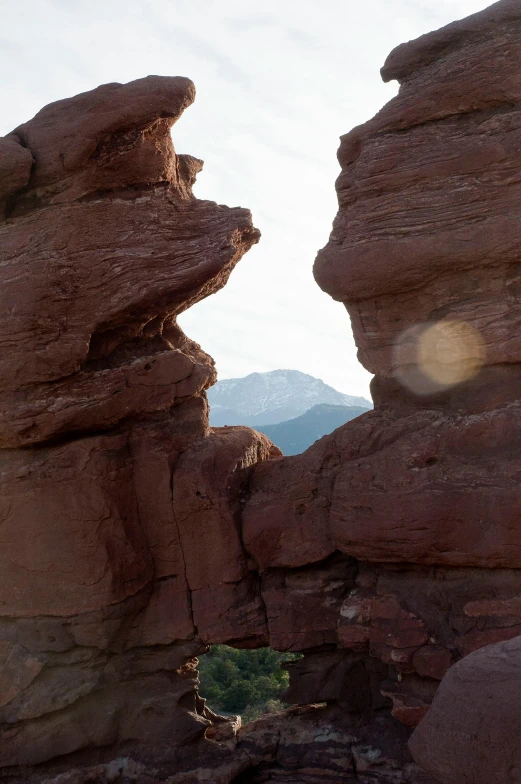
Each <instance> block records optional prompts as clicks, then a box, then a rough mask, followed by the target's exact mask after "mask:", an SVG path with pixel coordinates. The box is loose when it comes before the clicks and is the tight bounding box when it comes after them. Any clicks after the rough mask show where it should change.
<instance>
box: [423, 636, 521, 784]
mask: <svg viewBox="0 0 521 784" xmlns="http://www.w3.org/2000/svg"><path fill="white" fill-rule="evenodd" d="M520 699H521V638H520V637H516V638H515V639H513V640H510V641H509V642H502V643H499V644H497V645H487V646H485V647H484V648H481V649H480V650H479V651H475V652H474V653H471V654H470V655H469V656H467V657H466V658H465V659H463V660H462V661H461V662H459V663H458V664H456V665H455V666H454V667H452V668H451V669H450V670H449V672H448V673H447V675H446V676H445V678H444V679H443V681H442V684H441V686H440V688H439V690H438V693H437V695H436V697H435V699H434V702H433V704H432V708H431V709H430V711H429V712H428V714H427V716H426V717H425V719H424V720H423V721H422V722H421V724H420V726H419V727H418V728H417V730H416V731H415V733H414V735H413V736H412V738H411V741H410V746H411V750H412V752H413V754H414V757H415V759H416V760H417V762H418V763H419V764H420V765H422V767H423V768H425V770H427V771H428V772H429V773H430V774H431V775H432V776H433V777H434V779H435V781H439V782H440V784H467V782H469V783H470V782H473V783H474V784H504V782H507V781H509V782H512V784H516V782H519V781H521V747H520V745H519V734H520V731H521V726H520V716H519V701H520Z"/></svg>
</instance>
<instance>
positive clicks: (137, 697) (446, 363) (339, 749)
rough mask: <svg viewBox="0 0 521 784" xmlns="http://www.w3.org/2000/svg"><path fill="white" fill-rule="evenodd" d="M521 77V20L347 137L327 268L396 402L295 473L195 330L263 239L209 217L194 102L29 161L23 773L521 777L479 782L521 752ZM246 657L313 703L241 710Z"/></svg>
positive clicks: (9, 533)
mask: <svg viewBox="0 0 521 784" xmlns="http://www.w3.org/2000/svg"><path fill="white" fill-rule="evenodd" d="M520 57H521V8H520V7H519V5H518V3H517V2H516V3H514V2H510V1H509V0H503V1H502V2H500V3H497V4H496V5H495V6H493V7H492V8H491V9H489V10H488V11H485V12H483V13H481V14H477V15H475V16H474V17H471V18H470V19H468V20H465V21H464V22H462V23H458V24H456V25H453V26H449V27H448V28H445V29H444V30H442V31H440V32H438V33H433V34H430V35H428V36H426V37H424V38H422V39H420V40H419V41H416V42H412V43H410V44H407V45H405V46H404V47H399V48H398V49H397V50H396V51H395V52H393V53H392V54H391V56H390V58H389V60H388V62H387V64H386V66H385V67H384V72H383V73H384V77H385V78H397V79H399V81H400V82H401V89H400V93H399V95H398V96H397V97H396V98H395V99H393V100H392V101H391V102H390V103H389V104H388V105H387V106H386V107H384V109H383V110H382V111H381V112H380V113H379V114H378V115H377V117H376V118H374V119H373V120H371V121H370V122H369V123H367V124H366V125H364V126H361V127H360V128H357V129H355V130H354V131H352V132H351V133H350V134H348V135H347V136H346V137H344V138H343V139H342V146H341V148H340V156H339V157H340V162H341V165H342V173H341V175H340V177H339V180H338V183H337V189H338V193H339V202H340V208H339V213H338V216H337V219H336V221H335V225H334V229H333V233H332V235H331V239H330V241H329V243H328V245H327V246H326V248H325V249H324V250H323V251H322V252H321V254H319V257H318V259H317V263H316V268H315V274H316V277H317V280H318V282H319V283H320V285H321V286H322V287H323V288H324V289H325V290H327V291H328V292H329V293H330V294H331V295H332V296H333V297H335V298H336V299H339V300H341V301H343V302H345V304H346V306H347V308H348V310H349V313H350V315H351V318H352V321H353V325H354V330H355V337H356V340H357V343H358V347H359V352H360V358H361V361H362V362H363V363H364V364H365V366H366V367H367V368H368V369H370V370H372V371H373V372H374V373H375V381H374V384H373V392H374V397H375V404H376V405H375V410H374V412H371V413H368V414H366V415H364V416H363V417H360V418H359V419H358V420H355V421H353V422H350V423H349V424H347V425H346V426H344V427H343V428H341V429H339V430H338V431H336V432H335V433H333V434H332V435H331V436H327V437H325V438H324V439H322V440H321V441H319V442H317V443H316V444H315V445H314V446H313V447H311V449H309V450H308V451H307V452H306V453H305V454H303V455H301V456H297V457H293V458H281V457H280V453H279V452H278V450H277V449H276V447H274V446H273V445H272V444H270V442H269V441H268V440H267V439H266V438H265V437H264V436H262V435H260V434H258V433H256V432H255V431H252V430H250V429H248V428H243V427H234V428H221V429H210V428H209V426H208V416H207V403H206V398H205V394H204V390H205V389H206V388H207V387H208V386H209V385H211V384H212V383H213V381H214V380H215V372H214V367H213V362H212V360H211V358H210V357H208V356H207V355H206V354H205V353H204V352H203V351H202V349H201V348H200V347H199V346H197V345H196V344H194V343H193V342H192V341H190V340H189V339H188V338H187V337H186V336H185V335H183V333H182V331H181V330H180V329H179V327H178V326H177V324H176V316H177V315H178V314H179V313H180V312H182V311H183V310H184V309H186V308H187V307H189V306H190V305H191V304H193V303H194V302H196V301H198V300H199V299H201V298H202V297H205V296H207V295H208V294H211V293H212V292H214V291H216V290H217V289H219V288H220V287H221V286H222V285H224V283H225V282H226V280H227V277H228V275H229V274H230V272H231V270H232V268H233V266H234V265H235V263H236V262H237V261H238V260H239V258H240V257H241V255H242V254H243V253H244V252H245V251H246V250H248V248H249V247H250V246H251V245H252V244H253V243H254V242H256V241H257V239H258V232H257V231H256V230H255V229H253V228H252V225H251V222H250V216H249V213H248V212H247V211H246V210H242V209H235V210H230V209H228V208H225V207H220V206H218V205H216V204H214V203H212V202H201V201H198V200H197V199H195V198H194V196H193V195H192V193H191V185H192V184H193V181H194V178H195V174H196V173H197V171H198V170H199V169H200V166H201V163H200V161H197V160H196V159H194V158H190V157H189V156H179V155H177V154H176V153H175V151H174V149H173V146H172V143H171V139H170V135H169V129H170V126H171V125H172V123H173V122H175V120H176V119H177V118H178V117H179V116H180V114H181V112H182V111H183V109H184V108H185V107H186V106H187V105H188V104H189V103H190V102H191V100H192V99H193V86H192V84H191V83H190V82H189V81H188V80H186V79H180V78H175V79H172V78H165V77H148V78H147V79H143V80H139V81H137V82H133V83H131V84H128V85H118V84H114V85H105V86H103V87H100V88H98V89H97V90H94V91H92V92H90V93H85V94H83V95H80V96H77V97H75V98H72V99H68V100H65V101H61V102H58V103H56V104H53V105H51V106H49V107H46V108H45V109H43V110H42V111H41V112H40V113H39V114H38V115H37V116H36V117H35V118H34V119H33V120H31V121H30V122H28V123H26V124H25V125H22V126H20V127H19V128H17V129H16V130H15V131H13V133H12V134H10V135H9V136H7V137H5V138H4V139H1V140H0V177H1V179H0V198H1V202H0V208H1V212H2V216H3V218H2V221H1V223H0V240H1V253H2V264H1V266H0V284H1V285H0V291H1V292H2V293H1V296H2V298H3V299H2V304H1V307H0V341H1V351H2V361H3V370H4V372H3V374H2V378H1V379H0V409H1V412H2V413H1V416H2V421H1V427H0V446H1V447H2V450H1V452H0V471H1V475H2V497H1V499H0V504H1V511H0V532H1V542H2V546H1V551H0V666H1V670H0V778H2V779H5V780H7V781H10V782H12V784H18V782H32V784H43V782H46V784H83V783H84V782H88V781H90V782H107V783H108V782H115V781H121V782H131V781H133V782H137V783H138V784H139V783H142V784H145V783H147V784H152V782H154V783H155V782H161V781H163V782H169V784H192V783H193V784H195V782H208V783H210V782H212V783H213V784H232V782H235V783H236V784H240V783H241V782H242V784H245V783H246V782H268V781H279V782H294V783H295V784H298V783H300V782H307V784H314V783H316V782H321V784H327V783H328V782H330V783H331V784H333V782H335V783H336V782H340V781H344V782H346V783H347V784H354V782H365V784H376V782H378V783H379V784H433V782H434V781H439V782H443V783H444V784H456V782H458V784H459V782H463V781H464V780H465V779H464V777H463V776H464V775H467V773H465V774H464V773H463V772H464V771H472V773H471V774H470V773H469V774H468V776H470V778H469V780H472V781H477V782H481V781H483V782H484V781H485V780H487V781H493V780H497V781H498V782H499V781H500V780H502V781H503V780H504V781H506V779H504V778H503V779H498V778H497V777H496V779H493V778H492V777H491V778H488V779H486V774H485V772H486V771H488V770H489V768H487V767H486V766H485V765H483V766H482V767H481V766H480V765H479V764H478V763H477V762H476V760H474V761H473V765H474V767H472V766H470V767H469V758H470V757H471V756H472V754H473V749H474V746H475V745H476V742H477V743H478V744H479V743H480V742H481V739H483V742H484V743H486V744H487V747H488V749H489V750H490V751H491V758H492V759H493V758H494V746H496V747H498V746H499V745H501V743H503V742H505V743H514V740H513V739H515V738H517V734H518V725H517V723H515V721H514V720H512V722H511V724H509V726H508V732H506V734H505V733H504V734H501V732H499V731H496V730H488V729H486V727H487V726H488V724H487V722H488V723H490V721H491V720H494V721H500V720H501V721H503V723H505V722H506V723H507V724H508V723H509V722H510V716H511V715H513V713H515V698H516V694H517V692H516V689H517V690H519V684H518V683H517V681H516V678H517V672H516V671H515V670H516V667H517V666H518V658H519V654H518V648H519V645H518V642H519V641H518V640H514V641H513V642H512V643H509V644H507V643H505V641H508V640H511V639H512V638H515V637H518V636H521V526H520V523H519V520H520V517H521V490H520V487H521V481H520V480H521V465H520V459H519V456H520V454H521V425H520V420H521V418H520V416H519V405H520V404H519V400H520V399H521V395H520V394H519V392H520V384H521V370H520V367H521V364H520V360H521V356H520V350H521V349H520V345H521V344H520V343H519V338H518V334H517V333H518V332H519V330H518V329H517V324H518V321H519V319H520V318H521V306H520V304H521V299H520V292H521V278H520V272H519V270H520V269H521V268H520V259H521V235H520V233H519V225H518V224H519V220H518V217H517V211H518V203H519V200H520V198H521V192H520V190H519V181H520V172H521V159H520V158H519V149H520V147H521V109H520V108H519V106H521V67H520V66H519V62H520V61H521V60H520ZM212 643H228V644H232V645H236V646H242V647H258V646H262V645H268V644H269V645H271V646H273V647H274V648H277V649H278V650H281V651H303V652H304V654H305V655H304V657H303V658H302V659H301V660H299V661H297V662H295V663H290V664H288V665H287V666H288V669H289V671H290V687H289V689H288V690H287V692H286V694H285V699H286V700H287V702H289V703H292V704H293V705H294V706H296V707H293V708H291V709H289V710H288V711H286V712H284V713H282V714H279V715H277V716H272V717H266V718H263V719H261V720H259V721H257V722H254V723H252V724H249V725H247V726H246V727H244V728H240V727H239V724H240V723H239V722H238V721H237V720H236V719H235V718H233V717H232V718H230V717H228V718H223V717H219V716H215V715H214V714H213V713H212V712H211V710H209V708H208V707H207V706H206V705H205V702H204V700H203V699H202V698H201V697H200V696H199V695H198V692H197V672H196V664H197V659H196V657H197V656H198V655H200V654H202V653H204V651H205V650H206V646H207V645H209V644H212ZM497 643H500V645H499V647H498V646H497V645H495V644H497ZM489 645H491V647H485V648H484V646H489ZM480 649H482V650H480ZM473 652H475V653H473ZM467 654H471V655H470V656H468V658H463V657H466V656H467ZM460 659H462V661H461V663H460V664H456V667H455V668H454V669H451V667H452V665H453V664H455V663H456V662H458V660H460ZM496 660H497V661H498V662H499V663H500V665H501V666H500V667H499V669H498V672H499V673H502V672H503V671H504V673H505V679H504V680H502V676H501V675H499V676H498V678H496V680H491V681H490V682H489V683H488V691H487V692H485V691H482V690H481V685H480V684H481V683H482V682H483V681H484V680H486V676H485V675H484V674H483V673H485V672H486V670H487V667H489V668H492V669H493V667H494V663H495V662H496ZM447 672H448V675H446V673H447ZM468 672H470V675H465V673H468ZM465 679H466V680H465ZM440 681H442V684H443V685H442V687H441V689H440V691H439V693H438V696H437V697H435V695H436V692H437V689H438V686H439V684H440ZM467 683H469V684H471V686H470V687H469V692H468V695H467V699H465V700H461V699H460V697H459V695H460V694H461V689H462V688H463V687H465V684H467ZM510 683H512V684H513V687H512V689H511V690H510V688H509V686H508V684H510ZM514 686H515V688H514ZM507 692H508V694H507V697H508V699H507V704H506V706H505V711H504V712H502V708H501V695H503V694H504V693H507ZM473 695H475V696H473ZM486 695H490V700H489V702H490V704H491V705H492V704H493V706H494V711H495V713H494V714H493V716H492V717H490V716H488V715H486V710H487V708H486V705H487V704H488V703H487V700H486V699H485V696H486ZM433 699H435V702H434V705H433V707H432V708H431V709H430V706H431V703H432V701H433ZM429 709H430V711H429ZM424 717H426V718H424ZM447 717H448V718H447ZM468 717H470V718H468ZM467 718H468V721H469V726H472V727H473V728H474V729H473V730H472V731H473V733H474V735H475V736H477V739H478V740H477V741H476V742H475V741H474V740H472V739H471V741H472V742H469V739H468V737H462V735H461V734H458V733H457V732H456V731H454V732H453V731H452V728H456V729H457V728H458V726H459V727H461V724H462V723H463V722H465V721H467ZM422 719H423V722H422ZM420 722H422V723H420ZM419 723H420V725H419V728H418V729H417V730H416V733H415V735H414V740H413V741H412V751H413V753H414V755H415V757H416V760H417V762H418V763H419V764H421V765H423V767H424V770H423V772H422V770H421V769H420V768H419V767H418V765H417V764H416V763H415V762H414V761H413V758H412V757H411V754H410V752H409V750H408V746H407V743H408V739H409V738H410V736H411V733H412V728H414V727H416V726H417V725H418V724H419ZM481 727H483V728H484V729H483V730H481V729H480V728H481ZM495 751H496V753H497V754H498V755H499V754H500V753H501V751H500V750H499V748H496V749H495ZM506 764H507V763H505V765H506ZM508 764H509V765H510V767H508V768H507V767H504V770H503V768H501V771H502V772H505V775H506V774H507V773H508V775H510V776H511V780H512V781H513V782H517V781H521V779H520V774H519V764H518V761H517V757H516V756H515V754H514V753H512V754H511V755H510V757H508ZM516 766H517V767H516ZM496 770H499V768H496ZM480 776H481V778H480ZM484 777H485V778H484ZM516 777H517V778H516Z"/></svg>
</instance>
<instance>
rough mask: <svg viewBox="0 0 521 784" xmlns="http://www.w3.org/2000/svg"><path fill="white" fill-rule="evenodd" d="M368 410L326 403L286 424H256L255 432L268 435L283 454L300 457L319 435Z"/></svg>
mask: <svg viewBox="0 0 521 784" xmlns="http://www.w3.org/2000/svg"><path fill="white" fill-rule="evenodd" d="M369 410H370V409H368V408H367V407H366V408H364V407H362V406H330V405H329V404H328V403H319V404H318V405H316V406H313V408H310V409H309V411H306V413H305V414H302V415H301V416H299V417H296V418H295V419H290V420H289V421H288V422H279V423H278V424H277V425H264V426H263V425H258V426H257V428H256V429H257V430H258V431H259V432H261V433H264V434H265V435H266V436H268V438H269V439H271V441H273V443H274V444H276V445H277V446H278V447H279V449H282V451H283V453H284V454H285V455H299V454H300V453H301V452H304V451H305V450H306V449H307V448H308V446H311V444H314V443H315V441H317V440H318V439H319V438H322V436H325V435H327V434H328V433H332V432H333V430H336V429H337V427H340V426H341V425H345V423H346V422H350V421H351V419H354V418H355V417H357V416H360V414H365V413H366V411H369Z"/></svg>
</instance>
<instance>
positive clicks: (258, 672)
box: [199, 645, 299, 722]
mask: <svg viewBox="0 0 521 784" xmlns="http://www.w3.org/2000/svg"><path fill="white" fill-rule="evenodd" d="M298 657H299V654H294V653H278V652H277V651H274V650H272V649H271V648H259V649H258V650H254V651H251V650H238V649H236V648H228V646H226V645H214V646H212V648H210V651H209V653H207V654H206V655H205V656H201V658H200V660H199V678H200V681H201V684H200V687H199V693H200V694H201V697H204V698H205V699H206V700H207V701H208V707H209V708H211V710H213V711H214V712H215V713H221V714H239V715H241V716H242V720H243V722H247V721H251V720H252V719H255V718H257V717H258V716H261V715H262V714H263V713H273V712H275V711H277V710H282V709H283V708H284V707H286V706H285V705H284V704H283V703H282V702H281V701H280V699H279V698H280V694H281V692H282V691H284V689H285V688H286V687H287V686H288V684H289V676H288V673H287V672H286V671H285V670H283V669H282V668H281V666H280V665H281V663H282V662H284V661H291V660H293V659H296V658H298Z"/></svg>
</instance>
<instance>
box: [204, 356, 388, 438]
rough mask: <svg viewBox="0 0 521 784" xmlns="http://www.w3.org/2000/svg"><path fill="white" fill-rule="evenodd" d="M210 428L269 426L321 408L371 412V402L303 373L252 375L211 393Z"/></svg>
mask: <svg viewBox="0 0 521 784" xmlns="http://www.w3.org/2000/svg"><path fill="white" fill-rule="evenodd" d="M208 400H209V403H210V424H211V425H212V426H214V427H219V426H222V425H250V426H251V427H256V426H267V425H273V424H278V423H280V422H286V421H288V420H291V419H295V418H296V417H299V416H301V415H302V414H304V413H305V412H306V411H309V409H311V408H312V407H313V406H315V405H317V404H322V403H324V404H329V405H336V406H347V407H350V406H356V407H361V408H364V409H370V408H372V407H373V404H372V403H371V401H370V400H368V399H367V398H364V397H362V396H357V395H347V394H345V393H343V392H339V391H338V390H336V389H334V388H333V387H331V386H329V385H328V384H325V383H324V382H323V381H322V380H321V379H318V378H315V377H314V376H311V375H309V374H307V373H302V372H301V371H300V370H290V369H280V370H271V371H268V372H266V373H250V374H249V375H248V376H245V377H243V378H230V379H222V380H221V381H218V382H217V384H215V386H213V387H211V388H210V389H209V390H208Z"/></svg>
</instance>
